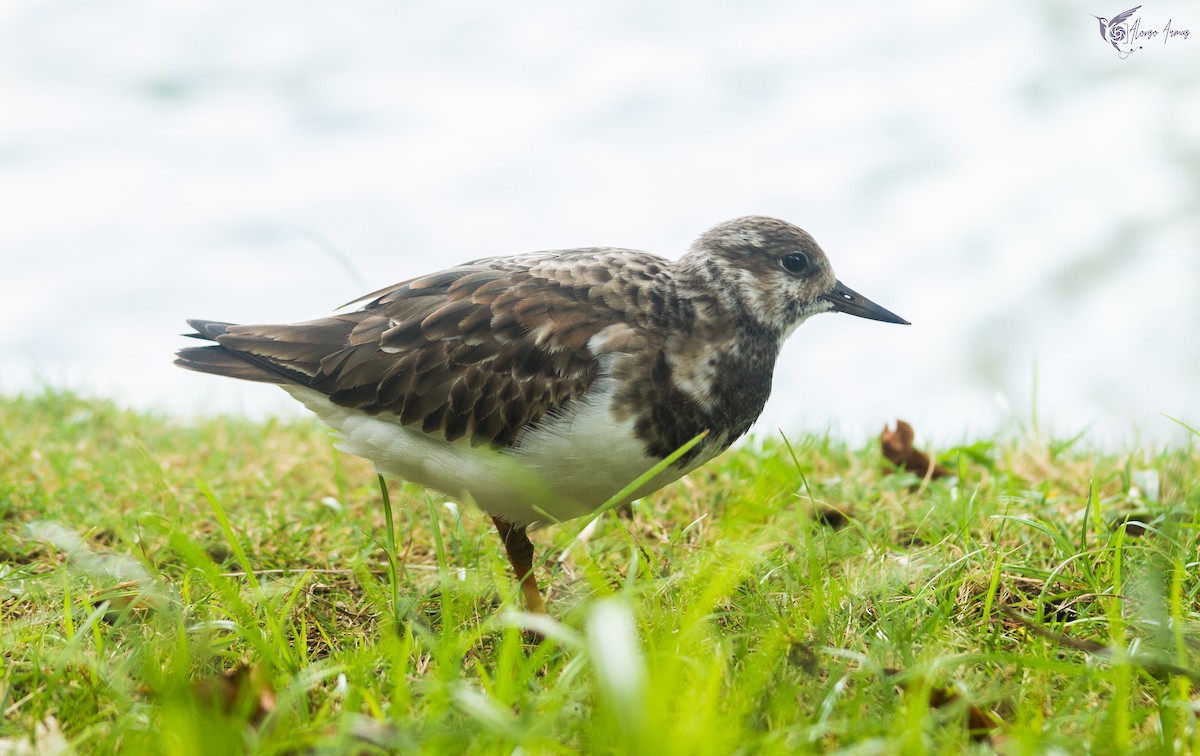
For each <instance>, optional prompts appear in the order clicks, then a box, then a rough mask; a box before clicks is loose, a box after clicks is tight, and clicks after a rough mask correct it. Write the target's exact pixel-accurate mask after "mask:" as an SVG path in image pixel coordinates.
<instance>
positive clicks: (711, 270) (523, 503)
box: [175, 216, 908, 614]
mask: <svg viewBox="0 0 1200 756" xmlns="http://www.w3.org/2000/svg"><path fill="white" fill-rule="evenodd" d="M352 306H353V307H356V309H353V310H349V311H343V312H337V313H336V314H333V315H330V316H328V317H323V318H319V319H317V320H310V321H307V322H301V323H294V324H283V325H235V324H232V323H225V322H218V321H210V320H198V319H196V320H189V321H188V324H189V325H190V326H191V327H192V329H193V331H192V332H191V333H188V334H185V335H187V336H190V337H193V338H196V339H201V340H205V341H209V342H213V343H211V344H209V345H206V346H193V347H188V348H184V349H181V350H179V351H178V352H177V355H176V360H175V362H176V364H177V365H179V366H181V367H184V368H187V369H190V370H196V371H200V372H203V373H212V374H216V375H221V376H227V377H230V378H238V379H242V380H246V381H256V382H261V383H272V384H276V385H278V386H280V387H282V388H283V389H284V390H285V391H287V392H288V393H289V394H291V395H292V396H293V397H294V398H295V399H297V400H299V401H300V402H301V403H302V404H303V405H305V406H306V407H307V408H308V409H309V410H311V411H312V412H313V413H315V414H316V415H317V416H318V417H319V418H320V419H321V420H323V421H324V422H325V423H327V424H328V425H329V426H331V427H332V428H333V429H334V431H335V435H336V437H337V445H338V446H339V448H340V449H342V450H343V451H346V452H348V453H351V454H354V455H357V456H360V457H364V458H366V459H368V460H370V461H371V462H373V463H374V464H375V467H376V469H377V471H378V472H379V474H380V475H381V476H383V477H388V478H399V479H403V480H407V481H410V482H413V483H417V484H419V485H421V486H424V487H426V488H428V489H432V490H434V491H437V492H440V493H441V494H444V495H446V496H447V497H450V498H453V499H457V500H460V501H464V500H465V501H470V502H472V503H474V504H475V505H476V506H477V507H478V508H480V509H482V510H483V511H484V512H485V513H486V514H487V515H489V516H490V517H491V519H492V522H493V523H494V525H495V527H496V531H497V533H498V535H499V536H500V540H501V542H502V543H503V546H504V549H505V552H506V554H507V557H508V561H509V563H510V565H511V567H512V570H513V573H514V575H515V579H516V581H517V582H518V583H519V585H520V591H521V594H522V598H523V602H524V604H525V607H526V609H527V610H528V611H529V612H531V613H542V614H544V613H546V608H545V602H544V601H543V598H542V595H541V590H540V588H539V586H538V583H537V578H536V576H535V571H534V553H535V551H534V547H533V544H532V542H531V541H530V539H529V536H528V532H529V531H530V530H531V529H536V528H538V527H541V526H545V525H550V524H553V523H559V522H563V521H565V520H570V519H573V518H578V517H584V516H588V515H592V514H594V513H595V512H597V511H598V510H600V509H601V508H603V507H605V506H617V505H622V504H627V503H629V502H632V501H633V500H635V499H638V498H640V497H643V496H646V495H648V494H650V493H652V492H654V491H656V490H658V489H660V488H662V487H663V486H665V485H667V484H669V483H671V482H673V481H675V480H677V479H679V478H680V477H682V476H683V475H686V474H687V473H689V472H691V471H692V470H695V469H696V468H698V467H700V466H701V465H703V464H704V463H706V462H708V461H710V460H712V459H713V458H714V457H715V456H717V455H718V454H719V453H721V452H722V451H724V450H725V449H727V448H728V447H729V446H730V445H731V444H732V443H733V442H734V441H735V440H737V439H738V438H739V437H741V436H742V435H743V434H745V433H746V432H747V430H748V429H749V428H750V426H751V424H752V423H753V422H754V421H755V420H756V419H757V418H758V416H759V414H760V413H761V412H762V409H763V406H764V405H765V403H766V401H767V398H768V396H769V395H770V392H771V383H772V377H773V373H774V368H775V361H776V358H777V356H778V355H779V351H780V348H781V346H782V345H783V343H784V341H785V340H786V339H787V338H788V336H789V335H790V334H791V333H792V332H793V331H794V330H795V329H796V328H797V327H798V326H799V325H800V324H801V323H803V322H804V321H805V320H807V319H808V318H809V317H811V316H813V315H817V314H820V313H825V312H841V313H847V314H850V315H855V316H858V317H861V318H868V319H871V320H877V321H882V322H885V323H898V324H905V325H908V321H906V320H904V319H903V318H901V317H899V316H898V315H895V314H894V313H892V312H890V311H888V310H886V309H884V308H883V307H881V306H879V305H877V304H875V303H874V302H872V301H870V300H868V299H866V298H865V297H863V296H862V295H860V294H858V293H857V292H855V291H854V290H852V289H850V288H849V287H847V286H846V285H844V284H843V283H841V282H840V281H839V280H838V279H837V278H836V277H835V275H834V272H833V269H832V267H831V266H830V263H829V260H828V258H827V257H826V255H825V253H824V252H823V251H822V250H821V247H820V246H818V244H817V242H816V240H815V239H813V237H812V236H811V235H810V234H808V233H807V232H805V231H804V230H802V229H800V228H799V227H797V226H795V225H792V224H791V223H788V222H786V221H782V220H778V219H775V218H769V217H764V216H746V217H742V218H737V219H734V220H730V221H727V222H725V223H721V224H719V225H717V226H715V227H713V228H711V229H709V230H708V231H706V232H704V233H703V234H701V235H700V236H699V237H698V238H697V239H696V240H695V242H693V243H692V244H691V246H690V247H689V248H688V249H687V250H686V251H685V252H684V253H683V254H682V256H680V257H678V258H677V259H675V260H670V259H666V258H663V257H659V256H657V255H654V254H651V253H648V252H642V251H638V250H632V249H622V248H613V247H588V248H580V249H567V250H556V251H547V252H535V253H530V254H522V255H517V256H510V257H488V258H483V259H479V260H474V261H471V262H467V263H463V264H461V265H456V266H454V267H450V268H447V269H445V270H441V271H438V272H435V273H430V274H427V275H422V276H417V277H415V278H410V279H408V280H405V281H402V282H400V283H397V284H394V285H392V286H388V287H386V288H383V289H380V290H378V291H375V292H373V293H371V294H367V295H366V296H364V297H360V298H359V299H357V300H354V301H352V302H350V303H347V305H344V306H343V309H345V308H349V307H352ZM689 443H690V444H693V445H691V446H690V448H689V447H688V445H689ZM684 449H686V451H684V452H683V453H682V454H680V453H679V451H680V450H684ZM672 455H674V456H675V457H676V458H675V459H672V460H671V461H670V462H669V464H667V465H666V466H665V467H663V466H662V465H661V464H660V463H662V462H663V461H664V460H668V459H670V458H671V457H672ZM656 465H658V466H659V467H660V468H662V469H660V470H658V471H657V473H656V474H655V475H654V476H653V477H651V478H649V479H647V480H645V481H644V482H642V483H641V485H639V486H636V487H635V488H632V489H631V488H630V484H631V483H633V482H637V481H638V480H639V479H640V478H642V477H645V475H646V474H647V473H649V472H651V471H652V470H653V469H654V468H655V466H656ZM618 494H620V496H619V497H618ZM615 497H616V498H615Z"/></svg>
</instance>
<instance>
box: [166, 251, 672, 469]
mask: <svg viewBox="0 0 1200 756" xmlns="http://www.w3.org/2000/svg"><path fill="white" fill-rule="evenodd" d="M661 262H662V261H661V260H659V259H658V258H655V257H653V256H651V255H646V254H645V253H636V252H630V251H627V250H580V251H577V252H574V253H563V254H559V255H552V254H540V255H533V256H528V257H526V258H508V259H504V258H496V259H491V260H484V261H479V262H476V263H472V264H468V265H463V266H459V267H456V268H450V269H448V270H445V271H441V272H438V273H433V274H431V275H427V276H422V277H420V278H414V279H411V280H409V281H406V282H402V283H399V284H396V285H394V286H390V287H387V288H385V289H380V290H379V291H377V292H374V293H373V294H370V295H368V296H367V297H364V298H362V299H360V300H357V301H360V302H361V301H366V302H367V304H365V305H364V306H363V307H362V308H361V309H359V310H356V311H353V312H348V313H340V314H338V315H334V316H332V317H328V318H322V319H320V320H314V321H309V322H306V323H297V324H292V325H231V324H225V323H213V322H210V321H194V322H192V325H193V327H194V328H195V329H196V333H195V334H191V335H193V336H196V337H197V338H202V339H208V340H211V341H215V342H216V345H215V346H209V347H197V348H192V349H185V350H182V351H181V352H180V358H179V360H178V361H179V363H180V364H181V365H183V366H184V367H189V368H192V369H195V370H202V371H205V372H213V373H219V374H222V375H229V376H233V377H237V378H245V379H248V380H259V381H268V382H274V383H298V384H301V385H304V386H308V387H310V388H313V389H316V390H317V391H320V392H322V393H324V394H326V395H327V396H329V398H330V400H332V401H333V402H334V403H336V404H339V405H342V406H345V407H351V408H355V409H360V410H363V411H365V412H368V413H370V414H388V415H392V416H395V417H398V418H399V420H400V422H401V423H402V424H405V425H413V426H415V427H419V428H420V429H421V430H422V431H424V432H425V433H429V434H431V435H435V436H438V437H441V438H444V439H446V440H449V441H453V440H456V439H459V438H466V439H467V440H468V441H469V442H470V443H471V444H473V445H480V444H493V445H497V446H511V445H513V444H515V443H517V442H518V441H519V439H520V435H521V433H522V431H523V429H524V428H527V427H529V426H530V425H531V424H534V423H537V422H538V421H540V420H541V419H542V418H544V417H546V416H547V415H548V414H551V413H555V412H557V411H559V410H561V409H562V408H563V407H564V406H565V405H566V404H567V403H568V402H571V401H572V400H574V399H577V398H579V397H581V396H583V395H584V394H585V393H586V392H587V390H588V388H589V386H590V385H591V383H592V381H594V380H595V378H596V376H597V374H598V372H599V369H600V366H599V361H598V357H600V356H601V355H600V354H594V353H593V352H592V351H591V349H590V348H589V344H590V343H592V337H594V336H595V335H596V334H597V333H599V332H600V331H602V330H603V329H605V328H607V327H609V326H611V325H614V324H617V323H626V324H628V323H631V322H634V321H636V320H637V317H635V315H636V313H631V312H630V311H629V308H630V303H631V302H638V301H644V300H645V299H646V296H648V295H642V296H639V295H638V293H637V292H636V291H629V290H627V289H632V290H636V289H639V288H645V287H650V286H653V285H654V282H653V281H652V280H651V278H650V277H647V276H646V275H645V274H644V272H643V271H644V268H645V266H646V265H647V264H649V265H654V266H656V267H657V266H661ZM614 263H616V268H617V270H616V271H615V272H614V270H613V267H614ZM622 263H627V264H629V266H630V271H631V272H630V274H629V275H621V272H620V268H621V264H622ZM608 341H609V342H611V343H614V344H615V343H619V341H614V340H611V339H609V340H608ZM626 341H628V340H626ZM601 351H603V349H601Z"/></svg>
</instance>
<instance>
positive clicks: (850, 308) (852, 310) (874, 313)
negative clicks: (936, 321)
mask: <svg viewBox="0 0 1200 756" xmlns="http://www.w3.org/2000/svg"><path fill="white" fill-rule="evenodd" d="M821 298H822V299H824V300H826V301H828V302H829V303H830V304H832V305H833V309H834V311H835V312H845V313H849V314H850V315H857V316H858V317H860V318H867V319H869V320H882V321H883V322H884V323H899V324H901V325H910V323H909V322H908V321H907V320H905V319H904V318H902V317H900V316H899V315H897V314H896V313H894V312H888V311H887V310H885V309H883V308H882V307H880V306H879V305H877V304H875V303H874V302H872V301H871V300H869V299H867V298H866V297H864V296H863V295H862V294H859V293H858V292H857V291H855V290H854V289H851V288H850V287H849V286H847V285H846V284H844V283H842V282H841V281H837V282H836V285H835V286H834V287H833V291H831V292H829V293H828V294H825V295H823V296H822V297H821Z"/></svg>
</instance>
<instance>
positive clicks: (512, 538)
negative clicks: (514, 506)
mask: <svg viewBox="0 0 1200 756" xmlns="http://www.w3.org/2000/svg"><path fill="white" fill-rule="evenodd" d="M492 522H494V523H496V532H497V533H499V534H500V540H501V541H503V542H504V551H505V552H506V553H507V554H508V562H509V564H511V565H512V568H513V572H515V573H516V574H517V580H520V581H521V595H522V596H524V597H525V608H526V609H528V610H529V611H531V612H533V613H534V614H545V613H546V605H545V604H544V603H543V602H542V593H541V591H539V590H538V584H537V578H536V577H534V574H533V544H532V543H531V542H530V541H529V536H527V535H525V526H524V525H513V524H512V523H511V522H506V521H504V520H501V519H500V518H499V517H493V518H492Z"/></svg>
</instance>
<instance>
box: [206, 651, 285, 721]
mask: <svg viewBox="0 0 1200 756" xmlns="http://www.w3.org/2000/svg"><path fill="white" fill-rule="evenodd" d="M192 695H194V696H195V697H196V700H197V701H198V702H200V703H201V704H203V705H206V706H210V707H212V708H214V709H217V710H218V711H220V712H222V713H224V714H229V715H243V716H245V717H246V721H248V722H249V723H250V724H252V725H255V726H257V725H259V724H260V723H262V720H263V719H264V718H266V716H267V715H268V714H270V713H271V712H272V711H274V710H275V688H274V687H273V686H272V685H271V681H270V680H268V679H267V674H266V672H265V671H263V668H262V667H261V666H259V665H255V666H253V667H251V666H249V665H247V664H243V665H241V666H240V667H236V668H234V669H230V670H226V671H225V672H224V673H222V674H220V675H216V676H213V677H206V678H204V679H203V680H197V681H196V682H195V683H193V684H192Z"/></svg>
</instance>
